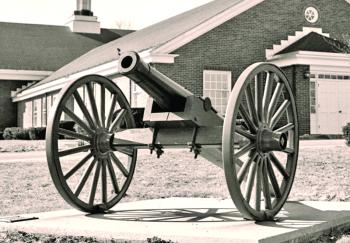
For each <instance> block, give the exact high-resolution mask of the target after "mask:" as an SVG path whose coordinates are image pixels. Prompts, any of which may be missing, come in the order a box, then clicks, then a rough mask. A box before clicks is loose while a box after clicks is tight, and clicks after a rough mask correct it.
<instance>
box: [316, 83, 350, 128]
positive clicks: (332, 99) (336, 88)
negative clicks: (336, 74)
mask: <svg viewBox="0 0 350 243" xmlns="http://www.w3.org/2000/svg"><path fill="white" fill-rule="evenodd" d="M317 104H318V105H317V125H318V129H317V130H318V132H317V133H318V134H341V133H342V127H343V126H344V125H346V123H348V122H350V82H349V81H343V80H318V81H317Z"/></svg>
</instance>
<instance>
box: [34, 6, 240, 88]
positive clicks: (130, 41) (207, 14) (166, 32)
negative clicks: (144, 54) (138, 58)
mask: <svg viewBox="0 0 350 243" xmlns="http://www.w3.org/2000/svg"><path fill="white" fill-rule="evenodd" d="M243 1H244V0H215V1H212V2H209V3H207V4H205V5H203V6H200V7H197V8H195V9H192V10H190V11H187V12H185V13H182V14H179V15H177V16H174V17H172V18H169V19H167V20H164V21H162V22H159V23H157V24H154V25H151V26H149V27H146V28H144V29H141V30H138V31H135V32H133V33H131V34H128V35H126V36H124V37H122V38H120V39H117V40H115V41H112V42H110V43H108V44H105V45H103V46H100V47H97V48H95V49H93V50H91V51H89V52H88V53H86V54H85V55H83V56H81V57H79V58H77V59H76V60H74V61H73V62H71V63H69V64H67V65H66V66H64V67H62V68H61V69H60V70H58V71H57V72H55V73H53V74H52V75H51V76H49V77H48V78H46V79H44V80H42V81H41V82H39V83H38V84H36V85H41V84H44V83H48V82H51V81H53V80H56V79H59V78H61V77H64V76H67V75H71V74H73V73H77V72H80V71H83V70H86V69H89V68H92V67H95V66H98V65H101V64H104V63H107V62H110V61H113V60H116V59H117V58H118V55H117V49H118V48H119V49H120V50H122V51H123V52H125V51H131V50H132V51H137V52H141V51H143V50H147V49H150V48H155V47H159V46H161V45H162V44H165V43H167V42H168V41H170V40H172V39H174V38H175V37H177V36H179V35H181V34H183V33H185V32H187V31H189V30H191V29H192V28H194V27H196V26H198V25H200V24H201V23H203V22H205V21H206V20H209V19H211V18H213V17H214V16H216V15H218V14H220V13H221V12H223V11H225V10H227V9H229V8H231V7H233V6H235V5H237V4H239V3H241V2H243Z"/></svg>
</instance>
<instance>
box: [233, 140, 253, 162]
mask: <svg viewBox="0 0 350 243" xmlns="http://www.w3.org/2000/svg"><path fill="white" fill-rule="evenodd" d="M255 146H256V144H255V143H248V144H246V145H245V146H243V148H241V149H240V150H239V151H238V152H237V153H236V154H235V157H236V158H239V157H241V156H242V155H244V154H246V153H247V152H248V151H249V150H251V149H253V148H255Z"/></svg>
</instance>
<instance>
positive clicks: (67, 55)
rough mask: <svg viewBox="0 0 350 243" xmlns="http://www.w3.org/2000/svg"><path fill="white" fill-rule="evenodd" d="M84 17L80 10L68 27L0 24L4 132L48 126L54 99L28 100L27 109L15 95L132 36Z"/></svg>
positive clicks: (0, 95) (0, 119)
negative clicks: (87, 53)
mask: <svg viewBox="0 0 350 243" xmlns="http://www.w3.org/2000/svg"><path fill="white" fill-rule="evenodd" d="M81 14H82V13H80V12H79V11H78V10H77V11H76V13H75V15H73V16H72V18H71V19H70V20H69V21H68V23H67V25H65V26H53V25H37V24H20V23H6V22H0V36H1V38H0V131H2V130H3V129H4V128H5V127H11V126H17V124H19V125H21V126H23V125H25V126H41V125H44V124H45V123H46V115H45V114H46V113H47V111H46V106H48V108H49V107H50V104H51V100H50V99H47V102H48V104H45V102H46V99H45V100H44V99H42V100H40V99H38V97H36V98H30V99H29V100H30V101H32V102H29V100H27V101H26V106H23V105H22V103H21V102H19V103H18V102H13V99H12V98H11V95H12V97H15V96H16V95H17V94H19V93H20V92H25V90H27V89H30V87H31V86H32V85H34V84H35V83H37V82H38V81H41V80H43V79H45V78H46V77H48V76H50V75H51V74H52V73H54V72H55V71H56V70H57V69H59V68H61V67H62V66H64V65H66V64H67V63H69V62H71V61H72V60H74V59H76V58H77V57H79V56H81V55H83V54H84V53H86V52H88V51H90V50H91V49H94V48H96V47H98V46H101V45H103V44H106V43H108V42H110V41H112V40H115V39H118V38H120V37H121V36H123V35H126V34H128V33H130V32H131V31H130V30H118V29H104V28H100V26H99V22H98V21H97V18H96V17H94V16H84V15H81ZM84 14H87V15H89V14H90V15H91V12H84ZM85 22H88V24H87V25H84V24H85ZM79 24H80V25H79ZM11 92H12V93H11ZM35 102H36V104H35ZM39 103H40V106H41V107H43V108H44V109H41V110H40V111H38V110H35V111H33V110H32V107H33V106H38V104H39ZM41 114H43V115H41Z"/></svg>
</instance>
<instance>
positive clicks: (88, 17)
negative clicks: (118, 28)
mask: <svg viewBox="0 0 350 243" xmlns="http://www.w3.org/2000/svg"><path fill="white" fill-rule="evenodd" d="M66 25H67V26H69V28H70V29H71V31H73V32H78V33H89V34H100V33H101V28H100V22H98V21H97V17H96V16H94V13H93V12H92V11H91V0H77V9H76V10H75V11H74V15H72V16H71V17H70V18H69V20H68V22H67V24H66Z"/></svg>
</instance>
